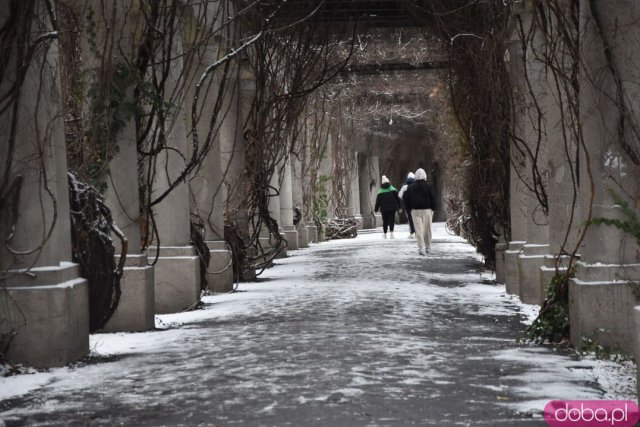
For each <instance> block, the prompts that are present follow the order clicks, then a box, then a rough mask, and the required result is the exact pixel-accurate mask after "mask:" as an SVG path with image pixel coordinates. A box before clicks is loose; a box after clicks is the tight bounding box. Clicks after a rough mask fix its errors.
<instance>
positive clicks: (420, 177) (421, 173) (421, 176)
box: [416, 168, 427, 181]
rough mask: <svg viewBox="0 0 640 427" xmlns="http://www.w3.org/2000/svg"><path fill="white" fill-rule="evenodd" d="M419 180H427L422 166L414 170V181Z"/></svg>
mask: <svg viewBox="0 0 640 427" xmlns="http://www.w3.org/2000/svg"><path fill="white" fill-rule="evenodd" d="M421 180H422V181H426V180H427V173H426V172H425V171H424V169H422V168H420V169H418V170H417V171H416V181H421Z"/></svg>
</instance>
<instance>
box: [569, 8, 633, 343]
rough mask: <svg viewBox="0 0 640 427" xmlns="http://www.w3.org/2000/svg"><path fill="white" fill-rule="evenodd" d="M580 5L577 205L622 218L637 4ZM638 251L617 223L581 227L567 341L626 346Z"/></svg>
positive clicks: (629, 163) (627, 191)
mask: <svg viewBox="0 0 640 427" xmlns="http://www.w3.org/2000/svg"><path fill="white" fill-rule="evenodd" d="M591 7H595V8H596V11H595V12H596V13H592V9H591ZM580 10H581V34H584V39H583V40H581V43H580V46H581V48H582V52H581V53H582V64H583V67H582V68H581V70H580V78H581V81H580V106H581V116H580V123H581V124H582V127H583V143H584V147H583V150H582V152H581V157H580V191H581V197H580V199H581V202H582V205H581V210H582V212H583V215H584V216H585V217H587V218H588V214H589V212H590V211H591V213H592V218H608V219H617V220H620V221H623V222H624V221H629V218H628V217H627V216H626V215H625V214H624V212H623V209H622V207H621V206H620V204H619V203H618V202H617V201H616V199H615V197H620V198H621V199H622V200H623V201H624V202H625V203H628V204H629V207H630V208H631V209H632V210H635V212H636V213H637V211H638V209H637V207H638V200H639V194H640V152H639V151H640V150H639V149H638V142H637V141H638V139H637V133H636V131H637V130H638V117H637V115H635V114H634V113H633V112H635V111H638V109H639V108H640V88H639V87H638V85H637V82H638V81H640V69H639V68H638V66H637V61H636V57H637V52H638V51H639V49H640V25H638V22H639V20H640V4H639V3H638V2H635V1H632V0H611V1H607V2H597V4H595V3H593V2H590V1H586V0H584V1H581V2H580ZM601 35H602V36H601ZM602 37H604V38H605V40H603V38H602ZM605 46H606V51H605ZM614 194H615V195H617V196H614ZM591 197H593V204H591V203H590V200H591ZM638 251H640V248H639V247H638V245H637V243H636V242H635V239H634V238H633V236H630V235H625V233H623V232H622V231H620V230H619V229H618V228H615V227H613V226H609V225H591V226H589V228H588V230H587V234H586V236H585V239H584V241H583V245H582V247H581V251H580V252H581V255H582V261H581V262H579V263H578V264H577V270H576V276H575V278H574V279H573V280H572V281H571V283H570V287H569V304H570V319H571V341H572V342H573V343H574V344H577V343H578V342H579V341H580V340H581V338H582V337H585V336H586V337H590V338H592V339H594V340H596V341H597V342H598V343H600V344H602V345H604V346H610V347H619V348H620V349H622V350H623V351H624V352H626V353H629V354H632V353H633V352H634V350H635V345H636V333H635V322H634V312H633V308H634V306H635V305H636V304H637V302H636V301H637V300H636V298H635V296H634V293H633V286H632V285H631V284H630V283H633V282H637V281H638V280H640V264H639V262H638V253H639V252H638Z"/></svg>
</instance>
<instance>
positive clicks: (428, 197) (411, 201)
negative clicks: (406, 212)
mask: <svg viewBox="0 0 640 427" xmlns="http://www.w3.org/2000/svg"><path fill="white" fill-rule="evenodd" d="M415 178H416V181H415V182H414V183H413V184H412V185H410V186H409V187H408V188H407V191H406V192H405V194H404V201H405V204H406V208H407V209H411V214H412V215H413V222H414V225H415V230H416V241H417V242H418V253H419V254H420V255H426V254H427V252H429V248H430V246H431V222H432V221H433V211H435V210H436V197H435V194H434V189H433V185H431V183H429V182H427V173H426V172H425V171H424V169H422V168H420V169H418V170H417V171H416V173H415Z"/></svg>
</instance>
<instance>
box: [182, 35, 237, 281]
mask: <svg viewBox="0 0 640 427" xmlns="http://www.w3.org/2000/svg"><path fill="white" fill-rule="evenodd" d="M192 48H193V49H197V48H198V47H192ZM199 49H200V51H199V52H200V55H198V56H197V57H194V58H193V59H194V60H195V61H198V63H197V65H196V66H195V69H196V70H195V76H194V79H195V81H197V80H198V79H200V76H201V75H202V74H203V72H204V71H205V69H206V68H207V66H209V65H210V64H212V63H214V62H215V61H216V60H217V58H218V54H219V46H218V45H214V44H207V45H206V46H203V47H200V48H199ZM220 79H221V77H220V76H218V75H213V76H210V77H209V79H208V80H207V83H205V84H204V85H203V86H202V89H201V91H200V93H199V94H198V104H197V105H196V115H197V118H196V120H197V123H196V129H197V132H198V141H199V144H200V146H201V147H202V146H204V145H207V144H210V145H211V147H210V149H209V151H208V152H207V154H206V156H205V158H204V159H203V162H202V165H201V166H200V168H199V169H198V171H197V173H196V175H195V176H194V177H192V178H191V179H190V180H189V192H190V194H191V206H192V210H193V213H194V214H195V215H196V216H197V217H199V218H200V219H201V220H202V221H203V223H204V231H205V242H206V244H207V246H208V247H209V254H210V257H211V258H210V260H209V266H208V268H207V286H208V290H209V291H212V292H229V291H231V290H232V289H233V268H232V264H231V263H232V260H231V251H230V250H229V249H228V248H227V244H226V242H225V240H224V210H225V202H226V195H227V192H226V188H225V186H224V185H223V182H222V181H223V179H222V178H223V174H224V172H225V171H224V170H223V167H222V163H221V142H220V138H219V137H218V135H216V134H214V133H213V130H214V129H215V128H212V127H211V125H212V123H213V125H214V126H217V125H219V122H220V121H221V119H222V117H223V115H224V113H225V111H224V109H221V110H220V111H219V112H218V113H217V116H215V117H214V114H215V113H216V111H215V104H216V102H217V100H218V97H219V96H224V95H223V94H220V92H219V91H218V88H219V87H220V83H221V81H220ZM195 96H196V93H195V85H190V87H189V90H188V93H187V96H186V99H185V105H186V113H187V122H188V123H190V126H191V127H193V117H192V108H193V102H194V97H195ZM189 146H191V144H189Z"/></svg>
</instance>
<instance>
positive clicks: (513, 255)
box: [504, 42, 527, 295]
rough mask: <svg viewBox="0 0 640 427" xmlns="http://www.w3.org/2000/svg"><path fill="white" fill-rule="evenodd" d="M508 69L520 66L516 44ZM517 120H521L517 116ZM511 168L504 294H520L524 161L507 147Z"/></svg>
mask: <svg viewBox="0 0 640 427" xmlns="http://www.w3.org/2000/svg"><path fill="white" fill-rule="evenodd" d="M508 53H509V67H510V72H511V74H512V75H514V76H517V75H518V74H519V73H520V70H521V69H522V67H523V61H522V55H521V53H520V50H519V46H518V43H517V42H512V43H510V44H509V45H508ZM516 118H517V119H520V120H521V119H522V114H519V115H518V116H517V117H516ZM510 156H511V159H512V161H511V167H510V174H509V207H510V209H509V213H510V215H511V216H510V220H511V240H510V241H509V243H508V247H507V248H506V250H504V283H505V285H506V290H507V293H509V294H512V295H520V272H519V264H518V257H519V256H520V254H521V252H522V247H523V246H524V244H525V243H526V238H527V209H526V205H525V202H526V200H525V199H524V198H523V197H522V195H523V194H524V192H525V186H524V183H523V182H522V181H521V180H520V178H519V177H518V175H519V173H520V170H521V169H524V167H523V164H524V159H523V158H522V156H521V155H520V152H519V151H518V150H517V149H516V147H515V146H514V145H513V144H512V145H511V148H510Z"/></svg>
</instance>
